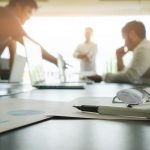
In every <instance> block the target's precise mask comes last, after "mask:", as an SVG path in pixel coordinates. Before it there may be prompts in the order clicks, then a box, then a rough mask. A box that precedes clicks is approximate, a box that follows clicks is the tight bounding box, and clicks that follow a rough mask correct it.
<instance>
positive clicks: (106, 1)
mask: <svg viewBox="0 0 150 150" xmlns="http://www.w3.org/2000/svg"><path fill="white" fill-rule="evenodd" d="M0 1H7V0H0ZM37 1H38V3H39V10H38V11H37V13H36V15H42V16H43V15H48V16H63V15H65V16H101V15H145V14H146V15H149V14H150V0H37ZM5 3H6V2H1V4H5Z"/></svg>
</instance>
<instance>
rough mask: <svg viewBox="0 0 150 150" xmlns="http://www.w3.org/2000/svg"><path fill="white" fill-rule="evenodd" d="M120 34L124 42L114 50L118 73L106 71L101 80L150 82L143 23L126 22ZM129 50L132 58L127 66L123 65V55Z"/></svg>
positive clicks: (148, 43) (149, 56) (149, 44)
mask: <svg viewBox="0 0 150 150" xmlns="http://www.w3.org/2000/svg"><path fill="white" fill-rule="evenodd" d="M122 36H123V38H124V41H125V44H124V46H123V47H121V48H119V49H117V51H116V56H117V68H118V73H115V74H112V73H107V74H106V75H105V76H104V78H103V80H104V81H105V82H117V83H138V84H143V83H150V41H148V40H147V39H146V30H145V26H144V24H143V23H142V22H140V21H131V22H128V23H127V24H126V25H125V26H124V27H123V28H122ZM125 48H127V51H125V50H124V49H125ZM129 51H132V52H133V59H132V61H131V63H130V65H129V67H125V66H124V61H123V57H124V56H125V55H126V54H127V53H128V52H129Z"/></svg>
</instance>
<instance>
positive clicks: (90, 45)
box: [74, 27, 97, 78]
mask: <svg viewBox="0 0 150 150" xmlns="http://www.w3.org/2000/svg"><path fill="white" fill-rule="evenodd" d="M92 35H93V29H92V28H91V27H87V28H85V42H84V43H81V44H79V45H78V47H77V49H76V50H75V52H74V57H75V58H78V59H79V60H80V74H81V78H84V77H87V76H94V75H96V63H95V61H96V54H97V44H96V43H94V42H92V41H91V37H92Z"/></svg>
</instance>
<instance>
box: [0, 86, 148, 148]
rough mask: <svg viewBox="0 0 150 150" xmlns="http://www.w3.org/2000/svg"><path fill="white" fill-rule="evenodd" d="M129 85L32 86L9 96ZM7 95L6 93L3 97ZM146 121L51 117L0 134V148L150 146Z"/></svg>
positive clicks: (65, 94)
mask: <svg viewBox="0 0 150 150" xmlns="http://www.w3.org/2000/svg"><path fill="white" fill-rule="evenodd" d="M129 87H131V85H118V84H95V85H88V87H87V88H86V89H85V90H33V91H31V92H26V93H21V94H17V95H13V96H11V97H12V98H13V97H18V98H24V99H34V100H41V99H43V100H49V101H66V102H69V101H72V100H74V99H75V98H78V97H87V96H90V97H112V96H114V95H115V93H116V92H117V91H118V90H120V89H123V88H129ZM5 98H7V97H5ZM149 126H150V122H149V121H125V120H124V121H115V120H114V121H109V120H89V119H71V118H68V119H67V118H57V117H56V118H53V119H49V120H47V121H44V122H41V123H38V124H34V125H31V126H28V127H24V128H20V129H17V130H14V131H10V132H6V133H3V134H1V135H0V150H107V149H108V150H149V149H150V142H149V139H150V127H149Z"/></svg>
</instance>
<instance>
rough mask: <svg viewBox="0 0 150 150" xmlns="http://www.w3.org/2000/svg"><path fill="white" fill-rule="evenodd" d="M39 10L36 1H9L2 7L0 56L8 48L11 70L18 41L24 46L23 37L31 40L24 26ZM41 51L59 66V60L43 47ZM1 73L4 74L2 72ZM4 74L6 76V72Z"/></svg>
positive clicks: (46, 57) (0, 17)
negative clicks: (34, 12)
mask: <svg viewBox="0 0 150 150" xmlns="http://www.w3.org/2000/svg"><path fill="white" fill-rule="evenodd" d="M37 8H38V6H37V3H36V1H35V0H9V3H8V5H7V6H5V7H0V56H1V54H2V53H3V51H4V49H5V48H6V47H8V48H9V53H10V67H9V68H10V69H11V66H12V62H13V60H14V56H15V54H16V41H19V42H20V43H22V44H23V38H22V37H23V36H26V37H28V38H30V37H29V36H28V35H27V33H26V32H25V31H24V30H23V28H22V25H23V24H24V22H25V21H26V20H28V19H29V18H30V16H31V15H32V13H33V11H35V10H36V9H37ZM30 39H31V38H30ZM41 49H42V55H43V58H44V59H46V60H47V61H49V62H52V63H54V64H55V65H57V59H56V58H55V57H54V56H52V55H51V54H49V53H48V52H46V51H45V50H44V49H43V48H42V47H41ZM35 55H36V54H35ZM8 72H9V71H8ZM0 73H1V74H2V71H1V72H0ZM4 74H6V71H5V72H4ZM0 76H1V75H0ZM2 76H3V75H2Z"/></svg>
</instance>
